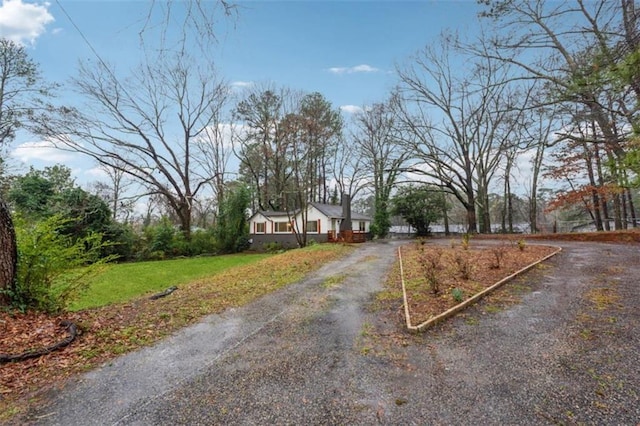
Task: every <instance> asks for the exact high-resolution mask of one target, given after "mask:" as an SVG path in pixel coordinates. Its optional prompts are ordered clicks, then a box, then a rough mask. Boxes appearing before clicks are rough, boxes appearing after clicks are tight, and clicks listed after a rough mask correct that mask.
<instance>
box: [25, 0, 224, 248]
mask: <svg viewBox="0 0 640 426" xmlns="http://www.w3.org/2000/svg"><path fill="white" fill-rule="evenodd" d="M220 6H222V7H223V8H224V10H225V12H226V11H228V9H227V5H226V4H225V3H220V2H211V3H209V2H199V1H187V2H180V3H178V2H172V1H169V2H166V3H160V2H153V3H152V4H151V10H150V12H149V17H148V20H147V21H146V22H145V26H144V28H143V29H142V31H141V32H140V34H141V36H140V37H141V40H142V43H141V45H142V48H143V52H142V58H143V59H142V63H141V64H140V65H139V66H138V67H137V69H135V70H133V71H132V73H131V75H129V76H128V77H127V78H123V77H121V76H119V75H118V74H117V71H116V69H115V67H113V66H110V65H108V64H107V63H106V62H104V61H103V60H102V59H101V58H99V61H98V63H97V64H95V65H94V66H91V65H82V66H81V68H80V71H79V75H78V77H76V78H75V79H74V81H73V83H74V86H75V88H76V89H77V91H78V92H79V93H80V94H81V95H82V96H83V98H84V100H85V104H84V105H83V106H82V107H62V108H59V109H57V110H55V111H54V112H53V114H52V115H50V116H49V117H46V118H45V119H43V120H41V122H40V123H39V127H38V130H39V131H40V132H41V134H43V135H45V136H46V137H48V138H50V139H51V140H53V141H56V143H57V144H58V146H59V147H61V148H63V149H69V150H73V151H76V152H80V153H82V154H85V155H87V156H89V157H91V158H93V159H95V160H96V161H97V162H98V163H100V164H104V165H106V166H109V167H112V168H114V169H118V170H121V171H123V172H125V173H126V174H128V175H129V176H131V177H132V178H134V179H135V180H137V181H138V182H139V183H140V184H142V185H143V186H145V187H146V188H147V194H159V195H161V196H162V197H164V198H165V200H166V201H167V202H168V203H169V205H170V206H171V208H172V210H173V212H174V214H175V216H176V217H177V219H178V220H179V223H180V226H181V229H182V232H183V233H184V235H185V237H186V238H187V239H189V238H190V228H191V214H192V209H193V202H194V198H195V197H197V196H198V194H199V193H200V192H201V191H203V190H204V188H206V187H207V186H208V185H209V183H210V182H212V180H213V179H214V176H210V175H208V174H207V173H206V170H203V169H202V167H200V163H199V161H198V160H197V159H196V154H198V153H199V151H198V150H197V149H196V147H195V146H196V142H197V140H199V138H201V137H202V136H203V135H206V132H207V129H210V128H216V127H217V126H219V124H220V123H219V122H218V120H219V117H220V110H221V108H222V107H223V105H224V102H225V101H226V99H227V93H228V89H227V87H226V85H225V84H223V83H222V82H221V80H219V79H218V78H217V76H216V71H215V69H214V67H213V65H212V64H213V62H212V61H211V60H210V49H211V45H212V43H213V42H214V39H215V37H214V35H213V22H214V19H215V16H217V14H215V10H214V9H216V8H217V7H220ZM154 8H160V9H161V11H162V12H163V13H162V14H160V16H161V17H162V18H161V19H160V21H159V22H155V21H153V19H152V18H153V17H155V16H157V15H156V14H155V13H153V11H154ZM176 21H182V22H184V23H185V25H183V26H181V27H180V30H179V31H175V22H176ZM155 36H158V38H155V39H154V41H153V42H150V41H149V40H150V39H151V38H153V37H155Z"/></svg>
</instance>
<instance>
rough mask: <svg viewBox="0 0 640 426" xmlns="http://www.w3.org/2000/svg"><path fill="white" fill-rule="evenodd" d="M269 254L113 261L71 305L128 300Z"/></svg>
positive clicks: (91, 305) (79, 307) (73, 307)
mask: <svg viewBox="0 0 640 426" xmlns="http://www.w3.org/2000/svg"><path fill="white" fill-rule="evenodd" d="M268 256H271V255H269V254H237V255H226V256H213V257H197V258H190V259H174V260H164V261H155V262H136V263H123V264H113V265H109V266H107V269H106V270H105V271H104V272H102V273H101V274H100V275H98V276H97V277H95V278H94V279H93V280H92V281H91V283H90V285H89V288H88V290H87V291H86V292H85V293H84V294H83V295H82V296H81V297H80V298H79V299H78V300H76V301H75V302H74V303H72V304H71V306H70V308H69V309H70V310H72V311H80V310H82V309H87V308H94V307H99V306H104V305H109V304H111V303H117V302H124V301H127V300H130V299H133V298H135V297H138V296H141V295H144V294H147V293H149V294H152V293H156V292H159V291H162V290H164V289H166V288H168V287H171V286H174V285H175V286H178V287H180V285H181V284H185V283H189V282H191V281H194V280H197V279H199V278H205V277H209V276H212V275H215V274H217V273H219V272H222V271H224V270H226V269H229V268H233V267H235V266H241V265H246V264H249V263H253V262H257V261H259V260H261V259H264V258H265V257H268Z"/></svg>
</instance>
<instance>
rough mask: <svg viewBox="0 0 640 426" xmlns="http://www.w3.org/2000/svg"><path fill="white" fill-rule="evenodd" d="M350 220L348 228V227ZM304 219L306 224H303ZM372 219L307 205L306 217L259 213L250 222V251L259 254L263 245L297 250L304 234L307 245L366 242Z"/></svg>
mask: <svg viewBox="0 0 640 426" xmlns="http://www.w3.org/2000/svg"><path fill="white" fill-rule="evenodd" d="M349 216H350V220H351V226H348V225H347V222H348V221H349ZM305 219H306V220H305ZM370 226H371V218H369V217H367V216H364V215H361V214H358V213H351V212H349V211H348V208H343V207H342V206H335V205H331V204H320V203H310V204H309V205H308V206H307V209H306V214H303V211H302V210H300V209H298V210H296V211H293V212H276V211H259V212H256V213H255V214H254V215H253V216H251V218H249V234H250V239H251V242H252V248H255V249H258V250H260V249H261V248H262V246H263V245H264V244H266V243H273V242H277V243H280V244H281V245H282V246H283V247H297V246H298V238H297V237H296V234H298V237H299V236H300V235H301V234H303V233H304V232H305V230H306V234H307V241H310V240H315V241H316V242H327V241H348V242H360V241H365V239H366V236H367V234H368V233H369V228H370Z"/></svg>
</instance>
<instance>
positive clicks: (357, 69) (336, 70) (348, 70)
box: [329, 64, 380, 74]
mask: <svg viewBox="0 0 640 426" xmlns="http://www.w3.org/2000/svg"><path fill="white" fill-rule="evenodd" d="M378 71H380V70H379V69H378V68H375V67H372V66H371V65H367V64H360V65H356V66H354V67H333V68H329V72H330V73H332V74H354V73H361V72H366V73H371V72H378Z"/></svg>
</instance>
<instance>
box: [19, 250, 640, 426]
mask: <svg viewBox="0 0 640 426" xmlns="http://www.w3.org/2000/svg"><path fill="white" fill-rule="evenodd" d="M402 243H403V242H401V241H386V242H375V243H374V242H372V243H366V244H363V245H362V246H361V247H360V248H359V249H358V250H356V252H355V253H353V254H352V255H350V256H349V257H348V258H346V259H343V260H341V261H338V262H334V263H331V264H328V265H325V266H324V267H323V268H322V269H321V270H319V271H317V272H316V273H314V274H312V275H311V276H309V277H308V278H307V279H305V280H304V281H302V282H300V283H297V284H295V285H293V286H290V287H288V288H286V289H283V290H281V291H278V292H276V293H274V294H271V295H269V296H267V297H264V298H262V299H260V300H259V301H257V302H256V303H254V304H252V305H249V306H246V307H244V308H241V309H235V310H230V311H227V312H225V313H224V314H222V315H214V316H211V317H208V318H206V319H205V320H203V321H202V322H201V323H199V324H197V325H195V326H192V327H190V328H188V329H185V330H183V331H181V332H179V333H177V334H176V335H174V336H173V337H171V338H170V339H167V340H165V341H163V342H161V343H160V344H158V345H156V346H154V347H150V348H146V349H143V350H141V351H138V352H136V353H132V354H129V355H126V356H123V357H121V358H118V359H117V360H115V361H113V362H111V363H109V364H107V365H104V366H102V367H101V368H99V369H97V370H94V371H92V372H90V373H87V374H86V375H84V376H82V377H80V378H79V379H78V380H76V381H73V382H72V383H69V384H68V385H67V386H66V387H65V388H64V389H62V390H61V391H55V392H52V393H51V394H50V395H49V401H50V403H49V404H48V406H46V407H43V408H40V409H38V410H37V411H33V412H31V413H29V415H28V421H29V422H31V423H33V424H43V425H44V424H55V425H88V424H99V425H106V424H113V425H115V424H123V425H124V424H136V425H158V424H167V425H168V424H206V425H213V424H246V425H253V424H256V425H257V424H307V425H309V424H362V425H368V424H399V425H400V424H401V425H408V424H501V425H503V424H536V425H538V424H558V423H560V424H581V423H586V424H630V425H635V424H638V422H639V421H640V400H639V395H640V369H639V368H638V366H639V365H640V335H639V330H640V328H639V326H640V310H639V308H640V289H639V288H638V286H639V284H638V283H640V256H639V251H638V246H637V245H618V244H601V243H599V244H590V243H567V242H559V243H554V244H557V245H560V246H562V247H563V249H564V250H563V252H562V253H561V254H560V255H558V256H556V257H555V258H553V259H552V260H550V261H548V262H546V264H545V266H544V267H542V268H538V269H537V270H534V271H532V272H531V273H529V274H527V276H526V277H525V278H523V279H521V282H520V283H521V284H526V285H527V286H529V287H531V291H529V292H528V293H527V294H526V295H525V296H524V298H523V300H522V302H521V303H519V304H516V305H513V306H510V307H508V308H506V309H504V310H499V311H497V312H490V313H488V312H487V311H486V310H484V309H483V306H482V304H480V305H478V306H476V307H473V308H471V309H470V310H469V311H468V312H465V314H464V316H459V317H457V318H455V319H453V320H452V321H449V322H448V323H446V324H444V325H443V326H440V327H438V328H435V329H432V330H429V331H427V332H426V333H424V334H422V335H420V336H411V337H409V336H408V337H407V338H406V339H404V340H402V343H401V344H399V343H398V341H397V340H393V339H392V338H391V337H390V336H392V335H396V336H397V325H398V322H397V321H396V318H394V317H393V316H394V315H396V314H397V313H396V312H393V311H391V312H385V311H380V310H372V309H370V308H369V307H370V302H371V300H372V297H373V295H374V294H375V293H376V292H377V291H379V290H380V289H382V286H383V282H384V279H385V277H386V274H387V272H388V270H389V268H390V266H391V265H392V263H393V262H394V260H395V252H396V248H397V246H398V245H400V244H402ZM398 308H399V307H398ZM371 342H374V343H373V344H374V347H372V346H371V345H372V343H371ZM23 420H24V419H23Z"/></svg>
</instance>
